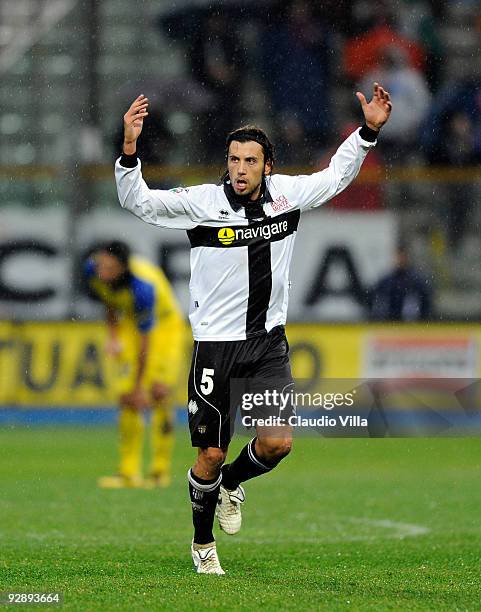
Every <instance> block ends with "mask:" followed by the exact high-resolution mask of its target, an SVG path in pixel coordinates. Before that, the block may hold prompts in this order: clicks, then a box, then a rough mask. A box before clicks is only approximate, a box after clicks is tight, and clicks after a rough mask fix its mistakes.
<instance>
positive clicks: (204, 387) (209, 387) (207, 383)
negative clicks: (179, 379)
mask: <svg viewBox="0 0 481 612" xmlns="http://www.w3.org/2000/svg"><path fill="white" fill-rule="evenodd" d="M213 376H214V370H213V369H211V368H204V369H203V370H202V378H201V380H200V383H201V384H200V390H201V391H202V393H203V394H204V395H210V394H211V393H212V391H213V389H214V381H213V380H212V377H213Z"/></svg>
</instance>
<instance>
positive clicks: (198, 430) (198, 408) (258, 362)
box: [188, 326, 293, 448]
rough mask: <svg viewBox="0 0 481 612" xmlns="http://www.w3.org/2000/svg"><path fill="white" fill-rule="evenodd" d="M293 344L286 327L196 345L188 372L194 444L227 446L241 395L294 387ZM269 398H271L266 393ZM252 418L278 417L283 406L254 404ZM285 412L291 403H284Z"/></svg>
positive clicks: (290, 408) (272, 391) (189, 404)
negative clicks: (253, 335)
mask: <svg viewBox="0 0 481 612" xmlns="http://www.w3.org/2000/svg"><path fill="white" fill-rule="evenodd" d="M292 387H293V379H292V374H291V367H290V363H289V344H288V342H287V339H286V335H285V331H284V327H283V326H278V327H274V329H272V330H271V331H270V332H269V333H267V334H263V335H262V336H258V337H256V338H251V339H248V340H240V341H229V342H199V341H196V342H195V343H194V352H193V355H192V364H191V368H190V375H189V403H188V411H189V428H190V435H191V440H192V446H199V447H208V446H210V447H217V448H227V446H228V445H229V442H230V440H231V438H232V435H233V433H234V424H235V418H236V414H237V409H238V407H239V405H240V401H241V396H242V394H243V393H245V391H249V392H250V394H251V395H252V394H254V393H256V394H258V393H262V392H264V391H266V390H269V391H270V392H271V396H270V397H273V393H275V392H277V393H286V391H287V390H288V389H292ZM268 397H269V396H268ZM254 410H255V412H254V414H253V416H255V417H256V418H259V417H268V416H271V415H274V416H276V415H277V416H279V407H278V406H273V405H272V404H269V405H268V406H265V405H259V406H256V407H255V408H254ZM282 410H284V412H283V415H285V416H288V414H289V413H292V411H293V407H292V406H291V405H290V404H289V406H282Z"/></svg>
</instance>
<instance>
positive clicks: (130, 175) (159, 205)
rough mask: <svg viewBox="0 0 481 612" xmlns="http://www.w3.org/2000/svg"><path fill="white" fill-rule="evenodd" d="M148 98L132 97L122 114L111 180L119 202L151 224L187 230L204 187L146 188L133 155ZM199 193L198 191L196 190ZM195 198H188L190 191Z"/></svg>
mask: <svg viewBox="0 0 481 612" xmlns="http://www.w3.org/2000/svg"><path fill="white" fill-rule="evenodd" d="M148 105H149V101H148V99H147V98H146V97H145V96H144V95H140V96H139V97H138V98H136V99H135V100H134V101H133V102H132V104H131V105H130V108H129V109H128V111H127V112H126V113H125V115H124V142H123V146H122V156H121V157H120V158H119V159H118V160H117V161H116V163H115V181H116V183H117V193H118V196H119V201H120V205H121V206H122V207H123V208H126V209H127V210H128V211H130V212H131V213H132V214H134V215H135V216H136V217H139V219H142V220H143V221H145V222H147V223H150V224H151V225H157V226H160V227H169V228H173V229H191V228H193V227H195V226H196V225H198V223H199V221H200V220H201V219H202V211H201V210H200V209H199V206H198V205H196V203H195V202H196V201H202V195H204V194H203V191H205V190H206V188H207V187H208V186H198V187H193V188H189V189H173V190H170V191H166V190H161V189H150V188H149V187H148V186H147V184H146V183H145V181H144V179H143V177H142V171H141V164H140V160H139V159H138V158H137V140H138V139H139V136H140V134H141V132H142V128H143V125H144V119H145V118H146V117H147V116H148V114H149V113H148V110H147V109H148ZM198 192H200V194H199V193H198ZM194 193H195V194H197V196H199V195H200V196H201V197H200V198H199V197H194V198H193V197H192V195H193V194H194Z"/></svg>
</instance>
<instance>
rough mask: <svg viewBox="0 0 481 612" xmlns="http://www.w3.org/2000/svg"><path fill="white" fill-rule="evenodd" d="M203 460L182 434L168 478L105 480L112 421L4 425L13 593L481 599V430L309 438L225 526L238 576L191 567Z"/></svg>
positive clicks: (178, 603)
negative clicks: (147, 485) (107, 486)
mask: <svg viewBox="0 0 481 612" xmlns="http://www.w3.org/2000/svg"><path fill="white" fill-rule="evenodd" d="M245 441H246V439H245V438H239V439H237V440H236V441H235V443H234V444H233V447H232V450H233V451H236V450H238V449H239V448H240V445H241V444H243V443H245ZM192 456H193V451H192V449H191V448H190V446H189V442H188V439H187V436H186V435H185V433H181V432H179V435H178V439H177V443H176V451H175V462H174V463H175V465H174V481H173V485H172V487H171V488H170V489H168V490H155V491H145V490H122V491H102V490H98V489H97V488H96V486H95V481H96V478H97V476H98V475H101V474H107V473H112V472H113V471H114V468H115V460H116V435H115V431H114V430H113V429H108V428H91V429H89V428H56V429H55V428H51V429H22V428H16V429H11V428H4V429H3V430H2V431H1V432H0V591H1V590H3V591H5V590H14V591H23V592H26V591H28V592H45V591H48V592H51V591H61V592H63V593H64V595H65V604H64V607H63V608H64V609H72V610H116V609H118V610H192V609H197V610H202V609H218V610H253V609H262V610H479V609H481V537H480V536H481V520H480V519H481V469H480V468H481V439H473V438H472V439H416V440H406V439H397V440H394V439H391V440H389V439H386V440H379V439H378V440H364V439H362V440H361V439H358V440H339V439H338V440H333V439H330V440H326V439H322V438H309V439H299V440H297V441H296V444H295V449H294V452H293V453H292V454H291V456H290V457H289V458H288V459H287V460H286V461H285V462H284V464H283V465H281V466H280V467H279V468H278V469H277V470H276V471H275V472H273V473H272V474H270V475H268V476H264V477H261V478H259V479H257V480H256V481H252V482H250V483H247V485H246V490H247V501H246V504H245V506H244V525H243V528H242V531H241V533H239V534H238V535H237V536H234V537H229V536H226V535H225V534H222V533H220V534H219V535H218V538H217V542H218V550H219V556H220V559H221V562H222V565H223V566H224V569H225V570H226V571H227V575H226V576H225V577H218V576H197V575H196V574H194V573H193V571H192V567H191V560H190V550H189V547H190V540H191V525H190V505H189V503H188V500H187V485H186V478H185V474H186V471H187V468H188V466H189V465H190V463H191V458H192ZM24 609H25V608H24ZM37 609H38V608H37ZM52 609H53V608H52Z"/></svg>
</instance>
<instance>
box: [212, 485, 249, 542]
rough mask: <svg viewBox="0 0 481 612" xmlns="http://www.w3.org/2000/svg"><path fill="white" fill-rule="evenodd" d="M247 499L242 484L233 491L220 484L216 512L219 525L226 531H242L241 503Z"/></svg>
mask: <svg viewBox="0 0 481 612" xmlns="http://www.w3.org/2000/svg"><path fill="white" fill-rule="evenodd" d="M245 499H246V494H245V491H244V489H243V488H242V487H241V486H240V485H239V486H238V487H237V489H234V490H233V491H229V489H226V488H224V487H223V486H222V485H220V491H219V499H218V501H217V508H216V514H217V518H218V520H219V527H220V528H221V529H222V531H225V533H227V534H229V535H234V534H235V533H237V532H238V531H240V528H241V525H242V513H241V504H243V503H244V502H245Z"/></svg>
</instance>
